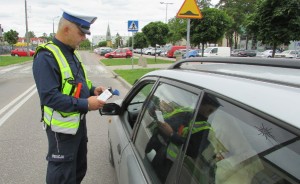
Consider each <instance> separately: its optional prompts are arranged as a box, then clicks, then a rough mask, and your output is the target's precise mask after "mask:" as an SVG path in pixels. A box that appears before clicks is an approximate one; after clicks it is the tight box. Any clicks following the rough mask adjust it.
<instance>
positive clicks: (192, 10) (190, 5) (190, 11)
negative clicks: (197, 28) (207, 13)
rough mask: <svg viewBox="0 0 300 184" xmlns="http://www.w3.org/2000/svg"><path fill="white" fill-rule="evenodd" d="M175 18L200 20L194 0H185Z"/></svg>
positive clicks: (199, 13)
mask: <svg viewBox="0 0 300 184" xmlns="http://www.w3.org/2000/svg"><path fill="white" fill-rule="evenodd" d="M176 17H177V18H187V19H202V14H201V12H200V10H199V8H198V6H197V3H196V0H185V1H184V3H183V5H182V6H181V8H180V9H179V11H178V13H177V15H176Z"/></svg>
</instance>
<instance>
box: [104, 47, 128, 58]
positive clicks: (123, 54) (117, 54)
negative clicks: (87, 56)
mask: <svg viewBox="0 0 300 184" xmlns="http://www.w3.org/2000/svg"><path fill="white" fill-rule="evenodd" d="M104 57H106V58H131V57H132V52H131V51H130V50H129V49H128V48H120V49H116V50H115V51H113V52H109V53H106V54H105V55H104Z"/></svg>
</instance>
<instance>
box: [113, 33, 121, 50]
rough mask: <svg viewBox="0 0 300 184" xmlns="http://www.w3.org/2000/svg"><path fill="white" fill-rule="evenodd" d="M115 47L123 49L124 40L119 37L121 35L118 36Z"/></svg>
mask: <svg viewBox="0 0 300 184" xmlns="http://www.w3.org/2000/svg"><path fill="white" fill-rule="evenodd" d="M114 47H115V48H119V47H123V39H122V37H121V36H120V35H119V33H117V35H116V39H115V44H114Z"/></svg>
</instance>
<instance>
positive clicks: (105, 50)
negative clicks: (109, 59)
mask: <svg viewBox="0 0 300 184" xmlns="http://www.w3.org/2000/svg"><path fill="white" fill-rule="evenodd" d="M109 52H113V49H112V48H110V47H108V48H104V49H101V50H100V51H99V55H100V56H104V55H105V54H106V53H109Z"/></svg>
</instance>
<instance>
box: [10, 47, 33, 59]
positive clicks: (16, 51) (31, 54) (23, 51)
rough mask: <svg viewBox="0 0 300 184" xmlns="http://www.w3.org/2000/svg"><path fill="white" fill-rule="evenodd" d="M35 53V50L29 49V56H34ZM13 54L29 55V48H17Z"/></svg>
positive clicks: (11, 53)
mask: <svg viewBox="0 0 300 184" xmlns="http://www.w3.org/2000/svg"><path fill="white" fill-rule="evenodd" d="M34 53H35V51H34V50H31V49H29V56H33V55H34ZM10 55H12V56H19V57H20V56H28V53H27V48H16V49H14V50H12V51H11V52H10Z"/></svg>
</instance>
